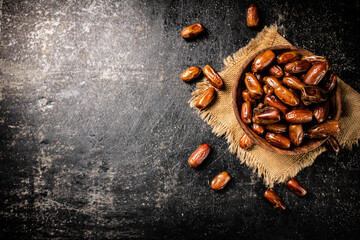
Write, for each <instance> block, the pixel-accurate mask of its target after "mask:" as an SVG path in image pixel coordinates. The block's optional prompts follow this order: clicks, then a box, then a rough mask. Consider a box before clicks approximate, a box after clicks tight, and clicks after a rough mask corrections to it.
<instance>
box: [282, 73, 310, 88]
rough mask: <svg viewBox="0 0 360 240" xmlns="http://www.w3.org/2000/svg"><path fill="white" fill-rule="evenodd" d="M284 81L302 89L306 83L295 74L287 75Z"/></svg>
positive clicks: (288, 84)
mask: <svg viewBox="0 0 360 240" xmlns="http://www.w3.org/2000/svg"><path fill="white" fill-rule="evenodd" d="M282 82H283V83H284V84H285V85H286V86H288V87H291V88H293V89H297V90H301V89H303V88H304V87H305V84H304V83H303V82H302V81H301V80H300V79H298V78H297V77H295V76H285V77H284V78H283V79H282Z"/></svg>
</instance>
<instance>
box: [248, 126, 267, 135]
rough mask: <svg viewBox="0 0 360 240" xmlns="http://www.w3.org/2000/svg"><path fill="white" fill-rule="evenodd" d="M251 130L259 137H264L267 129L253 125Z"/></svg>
mask: <svg viewBox="0 0 360 240" xmlns="http://www.w3.org/2000/svg"><path fill="white" fill-rule="evenodd" d="M251 129H252V130H253V131H254V132H255V133H256V134H257V135H259V136H262V135H264V133H265V128H264V127H263V126H261V125H259V124H256V123H253V124H251Z"/></svg>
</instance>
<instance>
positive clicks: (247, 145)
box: [239, 133, 253, 149]
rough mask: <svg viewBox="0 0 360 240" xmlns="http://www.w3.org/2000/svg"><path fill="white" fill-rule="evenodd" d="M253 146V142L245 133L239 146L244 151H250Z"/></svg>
mask: <svg viewBox="0 0 360 240" xmlns="http://www.w3.org/2000/svg"><path fill="white" fill-rule="evenodd" d="M252 145H253V141H252V140H251V139H250V138H249V136H248V135H246V133H244V134H243V135H242V136H241V138H240V140H239V146H240V147H241V148H243V149H249V148H250V147H251V146H252Z"/></svg>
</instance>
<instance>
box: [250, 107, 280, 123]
mask: <svg viewBox="0 0 360 240" xmlns="http://www.w3.org/2000/svg"><path fill="white" fill-rule="evenodd" d="M280 120H281V117H280V111H279V109H277V108H273V107H264V108H262V109H261V110H260V111H259V112H256V113H255V114H254V116H253V118H252V121H253V122H254V123H256V124H259V125H268V124H272V123H277V122H279V121H280Z"/></svg>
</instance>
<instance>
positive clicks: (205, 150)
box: [188, 143, 211, 168]
mask: <svg viewBox="0 0 360 240" xmlns="http://www.w3.org/2000/svg"><path fill="white" fill-rule="evenodd" d="M210 150H211V148H210V146H209V144H207V143H205V144H202V145H200V146H199V147H198V148H197V149H196V150H195V151H194V152H193V154H191V156H190V157H189V159H188V163H189V165H190V166H191V167H193V168H196V167H197V166H199V165H200V164H201V163H202V162H203V161H204V160H205V158H206V157H207V156H208V155H209V153H210Z"/></svg>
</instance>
